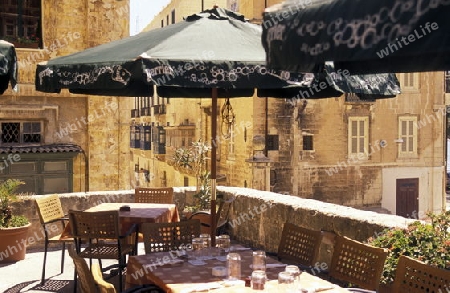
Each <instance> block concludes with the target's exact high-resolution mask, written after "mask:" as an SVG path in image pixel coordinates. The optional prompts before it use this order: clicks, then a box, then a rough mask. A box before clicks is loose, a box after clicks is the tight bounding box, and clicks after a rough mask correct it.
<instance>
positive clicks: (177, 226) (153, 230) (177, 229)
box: [142, 220, 200, 254]
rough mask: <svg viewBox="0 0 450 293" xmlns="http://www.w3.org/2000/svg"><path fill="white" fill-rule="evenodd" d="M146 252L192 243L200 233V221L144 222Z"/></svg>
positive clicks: (172, 248)
mask: <svg viewBox="0 0 450 293" xmlns="http://www.w3.org/2000/svg"><path fill="white" fill-rule="evenodd" d="M142 234H143V237H144V249H145V253H146V254H148V253H152V252H160V251H171V250H178V249H179V248H180V246H182V245H186V244H191V243H192V238H194V237H198V236H199V235H200V221H199V220H187V221H181V222H172V223H143V224H142Z"/></svg>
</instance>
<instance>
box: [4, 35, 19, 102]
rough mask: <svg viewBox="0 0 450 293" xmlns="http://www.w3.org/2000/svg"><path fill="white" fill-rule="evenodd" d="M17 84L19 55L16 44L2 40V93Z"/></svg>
mask: <svg viewBox="0 0 450 293" xmlns="http://www.w3.org/2000/svg"><path fill="white" fill-rule="evenodd" d="M9 83H10V84H11V87H12V88H14V87H15V86H16V84H17V56H16V49H15V48H14V45H13V44H11V43H8V42H6V41H3V40H0V95H1V94H3V93H4V92H5V90H6V89H7V88H8V84H9Z"/></svg>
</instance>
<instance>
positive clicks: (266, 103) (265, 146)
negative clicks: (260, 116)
mask: <svg viewBox="0 0 450 293" xmlns="http://www.w3.org/2000/svg"><path fill="white" fill-rule="evenodd" d="M264 108H265V109H264V111H265V116H266V117H265V121H264V139H265V141H266V143H265V145H264V155H265V156H266V157H267V156H268V151H267V139H268V138H269V98H268V97H266V100H265V107H264Z"/></svg>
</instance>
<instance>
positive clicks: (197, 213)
mask: <svg viewBox="0 0 450 293" xmlns="http://www.w3.org/2000/svg"><path fill="white" fill-rule="evenodd" d="M195 215H207V216H209V215H211V213H210V212H203V211H201V212H195V213H193V214H192V215H191V216H190V217H189V219H191V218H192V217H193V216H195Z"/></svg>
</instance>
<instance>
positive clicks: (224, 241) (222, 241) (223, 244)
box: [218, 235, 231, 255]
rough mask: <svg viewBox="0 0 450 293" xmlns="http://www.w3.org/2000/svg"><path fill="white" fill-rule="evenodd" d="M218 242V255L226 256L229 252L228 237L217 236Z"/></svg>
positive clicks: (229, 242)
mask: <svg viewBox="0 0 450 293" xmlns="http://www.w3.org/2000/svg"><path fill="white" fill-rule="evenodd" d="M218 240H219V242H218V243H219V246H218V247H219V248H220V254H221V255H227V254H228V252H230V244H231V241H230V235H220V236H218Z"/></svg>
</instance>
